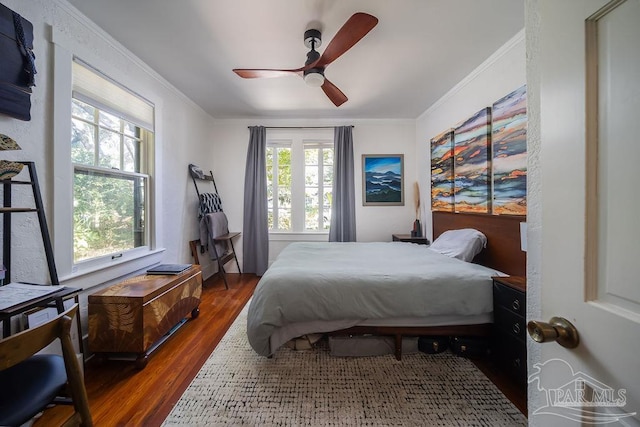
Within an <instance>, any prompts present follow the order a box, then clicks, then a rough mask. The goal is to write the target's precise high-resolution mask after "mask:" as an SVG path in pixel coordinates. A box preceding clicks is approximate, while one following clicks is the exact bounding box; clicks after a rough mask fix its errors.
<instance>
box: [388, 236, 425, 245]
mask: <svg viewBox="0 0 640 427" xmlns="http://www.w3.org/2000/svg"><path fill="white" fill-rule="evenodd" d="M392 238H393V241H394V242H408V243H417V244H419V245H428V244H429V243H430V242H429V239H427V238H426V237H412V236H411V234H393V235H392Z"/></svg>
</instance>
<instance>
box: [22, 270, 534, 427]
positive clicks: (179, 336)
mask: <svg viewBox="0 0 640 427" xmlns="http://www.w3.org/2000/svg"><path fill="white" fill-rule="evenodd" d="M228 277H229V290H226V289H225V287H224V283H223V282H222V280H221V279H218V278H214V279H210V280H207V281H206V282H205V286H204V291H203V293H202V301H201V304H200V316H199V317H198V318H197V319H195V320H189V321H188V322H187V323H186V324H185V325H183V326H182V327H181V328H180V329H178V330H177V331H176V333H175V334H174V335H173V336H172V337H171V338H170V339H169V340H167V341H166V342H165V343H164V344H163V345H162V346H160V347H159V348H158V349H157V350H156V351H155V352H154V353H153V354H152V355H151V356H150V358H149V363H148V365H147V367H146V368H145V369H143V370H141V371H138V370H136V369H135V367H134V364H133V363H132V362H128V361H117V360H109V361H106V362H104V363H101V364H97V363H92V362H91V361H89V362H88V363H87V366H86V367H85V383H86V387H87V393H88V395H89V404H90V406H91V413H92V415H93V421H94V424H95V425H96V426H100V427H102V426H159V425H160V424H162V422H163V421H164V419H165V418H166V417H167V415H168V414H169V412H170V411H171V409H172V408H173V405H175V403H176V402H177V401H178V399H179V398H180V396H181V395H182V393H183V392H184V390H185V389H186V388H187V386H188V385H189V383H190V382H191V380H192V379H193V378H194V377H195V375H196V374H197V373H198V371H199V370H200V367H201V366H202V365H203V364H204V362H205V361H206V360H207V358H208V357H209V355H210V354H211V352H212V351H213V349H214V348H215V347H216V345H217V344H218V342H219V341H220V339H222V337H223V336H224V334H225V333H226V331H227V329H228V328H229V326H231V324H232V323H233V321H234V320H235V318H236V317H237V315H238V313H239V312H240V311H241V310H242V308H243V307H244V305H245V304H246V302H247V301H248V300H249V298H250V297H251V295H252V294H253V290H254V289H255V286H256V284H257V282H258V278H257V277H256V276H253V275H247V274H243V275H239V274H229V275H228ZM477 365H478V366H479V367H480V369H482V371H483V372H485V374H486V375H487V376H488V377H489V378H490V379H491V380H492V381H493V382H494V383H496V384H497V385H498V387H499V388H500V389H501V390H502V391H503V393H505V395H506V396H507V397H508V398H509V399H511V401H512V402H514V404H515V405H516V406H517V407H518V408H519V409H520V410H521V411H522V412H523V413H524V414H525V415H526V398H525V396H524V393H523V392H522V390H520V389H519V388H517V387H514V386H513V385H511V384H510V383H509V381H508V380H507V379H505V378H503V377H502V376H501V375H500V374H499V373H498V372H497V371H496V370H495V369H493V368H492V367H491V365H490V364H489V363H477ZM69 413H70V409H69V408H68V407H64V406H58V407H56V408H53V409H50V410H48V411H47V412H46V413H45V415H44V416H43V417H42V418H40V419H39V420H38V421H37V422H36V423H35V425H34V426H35V427H45V426H51V425H60V424H61V423H62V422H61V421H62V420H63V419H64V418H65V416H66V414H69Z"/></svg>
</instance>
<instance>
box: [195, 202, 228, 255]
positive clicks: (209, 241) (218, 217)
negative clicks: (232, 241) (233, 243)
mask: <svg viewBox="0 0 640 427" xmlns="http://www.w3.org/2000/svg"><path fill="white" fill-rule="evenodd" d="M228 232H229V223H228V222H227V215H225V213H224V212H214V213H209V214H206V215H204V216H203V217H202V219H201V220H200V243H201V244H202V245H204V246H206V247H207V248H209V255H210V256H211V259H216V253H217V254H218V256H222V255H223V254H224V253H225V252H227V244H226V243H225V242H220V243H216V244H215V245H216V246H215V248H216V250H215V251H213V250H210V248H212V247H213V239H215V238H216V237H218V236H222V235H223V234H227V233H228Z"/></svg>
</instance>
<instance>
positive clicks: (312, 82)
mask: <svg viewBox="0 0 640 427" xmlns="http://www.w3.org/2000/svg"><path fill="white" fill-rule="evenodd" d="M304 82H305V83H306V84H308V85H309V86H312V87H320V86H322V85H323V84H324V75H323V74H322V73H319V72H317V71H314V72H310V73H307V74H305V76H304Z"/></svg>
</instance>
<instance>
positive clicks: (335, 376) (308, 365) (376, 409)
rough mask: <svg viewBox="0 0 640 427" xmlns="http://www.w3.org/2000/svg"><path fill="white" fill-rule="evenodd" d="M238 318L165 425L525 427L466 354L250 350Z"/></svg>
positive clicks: (243, 321) (242, 316) (242, 322)
mask: <svg viewBox="0 0 640 427" xmlns="http://www.w3.org/2000/svg"><path fill="white" fill-rule="evenodd" d="M246 310H247V308H246V307H245V308H244V310H243V311H242V313H241V314H240V315H239V316H238V318H237V319H236V321H235V322H234V323H233V325H232V326H231V328H230V329H229V331H228V332H227V333H226V335H225V336H224V338H223V339H222V341H221V342H220V343H219V344H218V346H217V347H216V349H215V350H214V352H213V353H212V354H211V356H210V357H209V359H208V360H207V362H206V363H205V364H204V366H203V367H202V369H201V370H200V372H199V373H198V375H197V376H196V378H195V379H194V380H193V382H192V383H191V384H190V385H189V387H188V388H187V390H186V391H185V392H184V394H183V395H182V397H181V398H180V400H179V401H178V403H177V404H176V406H175V407H174V408H173V410H172V411H171V413H170V414H169V416H168V417H167V419H166V420H165V422H164V424H163V425H165V426H240V425H244V426H276V425H277V426H525V425H526V424H527V421H526V419H525V417H524V416H523V415H522V414H521V413H520V411H518V409H517V408H516V407H515V406H514V405H513V404H512V403H511V402H510V401H509V400H508V399H507V398H506V397H505V396H504V395H503V394H502V393H501V392H500V391H499V390H498V389H497V387H496V386H495V385H494V384H493V383H492V382H491V381H490V380H489V379H487V377H485V376H484V375H483V374H482V373H481V372H480V371H479V370H478V369H477V368H476V367H475V365H474V364H473V363H471V362H470V361H469V360H467V359H464V358H460V357H457V356H455V355H452V354H451V353H449V352H444V353H440V354H436V355H427V354H424V353H414V354H406V355H403V356H402V360H401V361H398V360H396V359H395V358H394V357H393V356H392V355H386V356H376V357H358V358H339V357H332V356H330V354H329V349H328V345H326V343H325V342H324V341H320V343H319V344H318V345H317V346H316V348H314V349H312V350H306V351H296V350H290V349H288V348H281V349H280V350H278V352H277V353H276V354H275V356H274V357H272V358H265V357H262V356H259V355H257V354H256V353H255V352H254V351H253V350H252V349H251V347H250V346H249V342H248V341H247V334H246Z"/></svg>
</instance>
